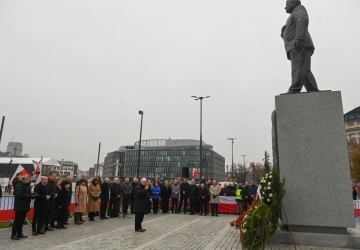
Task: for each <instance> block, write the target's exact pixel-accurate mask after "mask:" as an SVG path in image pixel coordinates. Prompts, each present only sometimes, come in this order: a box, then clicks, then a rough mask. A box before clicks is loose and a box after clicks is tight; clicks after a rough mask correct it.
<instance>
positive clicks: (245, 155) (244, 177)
mask: <svg viewBox="0 0 360 250" xmlns="http://www.w3.org/2000/svg"><path fill="white" fill-rule="evenodd" d="M241 156H242V157H243V160H244V165H243V167H244V184H245V182H246V167H245V157H246V155H241Z"/></svg>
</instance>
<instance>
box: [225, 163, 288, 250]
mask: <svg viewBox="0 0 360 250" xmlns="http://www.w3.org/2000/svg"><path fill="white" fill-rule="evenodd" d="M284 184H285V181H284V180H283V182H281V181H280V177H279V175H278V174H277V171H276V169H275V168H273V169H272V170H271V171H270V173H268V174H266V176H265V177H264V178H263V179H262V180H261V182H260V185H259V188H260V193H261V195H257V196H256V198H255V199H254V201H253V203H252V204H251V206H250V207H249V208H248V210H246V211H244V212H243V213H242V214H241V215H239V216H238V217H237V219H236V220H234V221H232V222H231V223H233V224H234V226H235V229H239V230H240V240H241V245H242V248H243V249H246V250H258V249H264V248H265V246H266V244H268V243H270V238H271V236H272V235H273V234H274V233H275V232H276V230H277V229H278V221H279V215H280V207H281V201H282V199H283V197H284V195H285V189H284ZM231 223H230V225H231Z"/></svg>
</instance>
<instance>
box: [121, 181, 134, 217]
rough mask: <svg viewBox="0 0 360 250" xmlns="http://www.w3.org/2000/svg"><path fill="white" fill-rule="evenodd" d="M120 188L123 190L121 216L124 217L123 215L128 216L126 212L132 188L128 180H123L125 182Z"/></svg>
mask: <svg viewBox="0 0 360 250" xmlns="http://www.w3.org/2000/svg"><path fill="white" fill-rule="evenodd" d="M122 188H123V192H124V196H123V202H122V205H123V215H124V217H125V215H128V212H127V211H128V207H129V202H130V198H131V193H132V186H131V183H130V179H129V178H125V182H124V183H123V184H122Z"/></svg>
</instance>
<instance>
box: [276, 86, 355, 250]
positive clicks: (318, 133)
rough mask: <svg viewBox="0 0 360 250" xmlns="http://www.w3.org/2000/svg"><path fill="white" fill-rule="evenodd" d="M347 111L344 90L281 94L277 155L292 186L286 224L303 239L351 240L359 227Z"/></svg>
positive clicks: (286, 203)
mask: <svg viewBox="0 0 360 250" xmlns="http://www.w3.org/2000/svg"><path fill="white" fill-rule="evenodd" d="M343 114H344V113H343V108H342V101H341V93H340V92H339V91H335V92H331V91H329V92H312V93H300V94H292V95H280V96H276V97H275V115H273V144H274V145H273V149H274V151H275V152H274V158H277V159H276V162H277V165H278V168H279V173H280V177H281V179H282V178H285V189H286V195H285V198H284V200H283V205H284V211H283V214H282V222H283V224H284V228H289V227H290V228H291V230H292V231H293V232H295V234H296V238H297V240H300V239H302V238H303V239H304V240H305V241H306V240H310V239H311V238H312V237H313V238H314V239H315V238H316V239H320V238H321V237H324V236H323V235H327V236H329V237H330V235H337V237H343V238H344V237H345V238H346V237H350V236H349V234H348V228H354V227H355V219H354V211H353V203H352V195H351V179H350V167H349V159H348V152H347V142H346V135H345V125H344V118H343ZM274 134H275V136H274ZM284 212H285V213H286V216H287V220H286V216H285V213H284ZM283 234H284V235H285V234H286V232H281V233H278V234H277V235H276V236H274V240H276V241H281V239H282V238H283V237H282V235H283ZM287 235H288V234H287ZM310 235H312V236H310ZM329 237H325V238H329ZM330 238H331V237H330ZM345 238H344V239H345ZM319 242H323V241H319ZM326 242H329V243H330V242H334V241H333V240H330V239H329V240H327V241H326ZM279 243H280V242H279ZM302 243H305V242H302ZM357 243H358V241H357ZM297 244H299V243H297ZM324 244H325V242H324ZM306 245H308V244H306Z"/></svg>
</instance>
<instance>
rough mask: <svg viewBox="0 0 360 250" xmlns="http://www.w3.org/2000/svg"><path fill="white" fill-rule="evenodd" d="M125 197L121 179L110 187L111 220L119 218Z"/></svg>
mask: <svg viewBox="0 0 360 250" xmlns="http://www.w3.org/2000/svg"><path fill="white" fill-rule="evenodd" d="M122 195H123V192H122V187H121V185H120V180H119V178H115V179H114V183H113V184H111V186H110V218H114V217H119V206H120V199H121V196H122Z"/></svg>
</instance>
